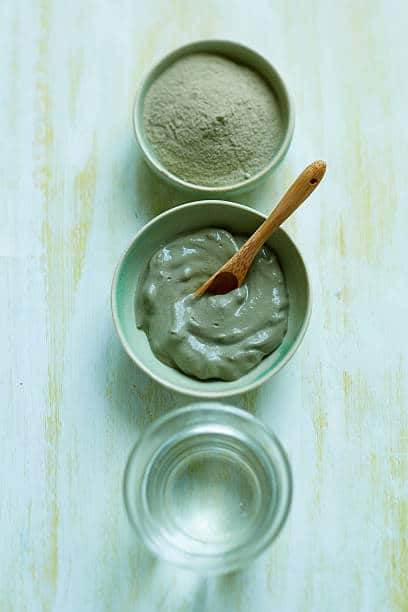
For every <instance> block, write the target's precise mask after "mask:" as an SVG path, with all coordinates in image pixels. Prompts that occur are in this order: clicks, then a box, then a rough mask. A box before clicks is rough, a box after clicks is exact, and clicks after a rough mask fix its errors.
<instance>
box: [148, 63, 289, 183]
mask: <svg viewBox="0 0 408 612" xmlns="http://www.w3.org/2000/svg"><path fill="white" fill-rule="evenodd" d="M143 124H144V130H145V134H146V136H147V138H148V140H149V141H150V144H151V146H152V149H153V151H154V153H155V155H156V157H157V158H158V159H159V160H160V162H161V163H162V164H163V166H164V167H165V168H167V169H168V170H170V171H171V172H172V173H173V174H175V175H176V176H178V177H180V178H182V179H184V180H186V181H188V182H190V183H194V184H196V185H202V186H208V187H211V186H214V187H222V186H226V185H232V184H234V183H237V182H240V181H244V180H245V179H248V178H250V177H251V176H253V175H254V174H257V173H258V172H259V171H260V170H262V169H263V168H264V167H265V165H266V164H268V162H269V161H270V160H271V158H272V157H273V156H274V154H275V153H276V151H277V149H278V148H279V146H280V143H281V140H282V132H283V129H282V117H281V113H280V109H279V104H278V101H277V99H276V97H275V94H274V92H273V90H272V89H271V88H270V87H269V86H268V84H267V83H266V81H265V80H264V79H263V78H262V77H261V76H260V75H259V74H258V73H257V72H255V71H254V70H251V69H250V68H246V67H245V66H242V65H240V64H237V63H236V62H233V61H231V60H229V59H227V58H226V57H223V56H220V55H215V54H208V53H194V54H191V55H187V56H185V57H183V58H181V59H179V60H177V61H176V62H174V64H172V65H171V66H170V67H169V68H167V69H166V70H165V71H164V72H162V73H161V75H160V76H159V77H158V78H157V79H156V80H155V81H154V82H153V84H152V85H151V87H150V88H149V90H148V92H147V94H146V97H145V101H144V109H143Z"/></svg>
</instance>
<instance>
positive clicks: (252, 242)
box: [194, 160, 326, 297]
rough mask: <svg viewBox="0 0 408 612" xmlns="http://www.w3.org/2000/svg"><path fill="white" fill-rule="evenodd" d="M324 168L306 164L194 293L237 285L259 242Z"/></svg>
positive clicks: (319, 163)
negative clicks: (269, 208)
mask: <svg viewBox="0 0 408 612" xmlns="http://www.w3.org/2000/svg"><path fill="white" fill-rule="evenodd" d="M325 172H326V163H325V162H324V161H320V160H319V161H315V162H313V163H312V164H310V165H309V166H307V167H306V168H305V169H304V170H303V172H302V173H301V174H299V176H298V177H297V179H296V180H295V182H294V183H292V185H291V186H290V187H289V189H288V190H287V192H286V193H285V195H284V196H283V198H282V199H281V200H280V202H279V203H278V205H277V206H276V208H275V209H274V210H273V211H272V212H271V214H270V215H269V217H267V218H266V219H265V221H264V222H263V223H262V225H261V226H260V227H258V229H257V230H256V232H254V233H253V234H252V236H251V237H250V238H248V240H247V241H246V242H245V244H243V245H242V247H241V248H240V250H239V251H238V252H237V253H235V255H233V256H232V257H231V259H229V260H228V261H227V263H225V264H224V265H223V266H222V267H221V268H220V269H219V270H218V271H217V272H215V274H213V275H212V276H211V277H210V278H209V279H208V280H206V281H205V283H203V284H202V285H201V287H199V288H198V289H197V290H196V291H195V293H194V295H195V297H200V296H201V295H203V294H204V293H205V292H206V291H209V292H210V293H228V292H229V291H232V290H233V289H236V288H237V287H241V285H242V283H243V282H244V280H245V277H246V275H247V274H248V270H249V268H250V267H251V264H252V262H253V260H254V258H255V255H256V254H257V253H258V251H259V249H260V248H261V247H262V245H263V244H264V243H265V242H266V241H267V240H268V238H270V236H271V235H272V234H273V232H274V231H275V230H276V229H277V228H278V227H279V226H280V225H281V224H282V223H283V222H284V221H286V219H287V218H288V217H290V215H291V214H292V213H294V212H295V210H296V209H297V208H298V207H299V206H300V205H301V204H302V203H303V202H304V201H305V200H306V198H308V197H309V196H310V194H311V193H312V192H313V191H314V190H315V189H316V187H317V186H318V184H319V183H320V181H321V180H322V178H323V176H324V173H325Z"/></svg>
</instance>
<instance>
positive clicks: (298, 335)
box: [111, 200, 311, 399]
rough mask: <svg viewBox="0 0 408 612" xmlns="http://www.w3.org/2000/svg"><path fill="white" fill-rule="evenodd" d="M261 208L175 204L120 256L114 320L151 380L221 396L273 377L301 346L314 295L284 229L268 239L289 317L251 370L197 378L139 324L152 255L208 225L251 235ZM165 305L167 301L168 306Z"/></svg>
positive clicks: (113, 298)
mask: <svg viewBox="0 0 408 612" xmlns="http://www.w3.org/2000/svg"><path fill="white" fill-rule="evenodd" d="M264 219H265V215H263V214H262V213H260V212H258V211H256V210H254V209H252V208H249V207H247V206H243V205H241V204H235V203H233V202H227V201H223V200H203V201H199V202H191V203H188V204H183V205H181V206H177V207H175V208H172V209H170V210H168V211H166V212H164V213H162V214H161V215H159V216H158V217H155V218H154V219H152V220H151V221H150V222H149V223H147V225H145V226H144V227H143V228H142V229H141V230H140V231H139V232H138V233H137V234H136V236H135V237H134V238H133V240H132V241H131V243H130V245H129V247H128V248H127V249H126V251H125V253H124V254H123V255H122V257H121V259H120V261H119V264H118V266H117V268H116V272H115V275H114V279H113V284H112V294H111V304H112V314H113V320H114V324H115V327H116V331H117V333H118V335H119V338H120V341H121V343H122V345H123V347H124V349H125V351H126V353H127V354H128V355H129V357H130V359H131V360H132V361H133V362H134V363H135V364H136V365H137V366H139V368H141V369H142V370H143V371H144V372H145V373H146V374H148V375H149V376H150V377H151V378H152V379H153V380H155V381H156V382H158V383H160V384H162V385H164V386H165V387H167V388H169V389H172V390H173V391H177V392H179V393H183V394H186V395H190V396H194V397H200V398H214V399H220V398H225V397H229V396H233V395H237V394H240V393H244V392H246V391H249V390H251V389H254V388H256V387H258V386H259V385H261V384H262V383H264V382H265V381H267V380H268V379H270V378H271V377H272V376H274V374H276V373H277V372H279V370H281V368H283V366H284V365H285V364H286V363H287V362H288V361H289V360H290V359H291V357H292V356H293V355H294V353H295V352H296V350H297V349H298V347H299V346H300V344H301V342H302V339H303V337H304V334H305V332H306V329H307V326H308V323H309V319H310V314H311V294H310V285H309V279H308V274H307V270H306V266H305V263H304V261H303V259H302V256H301V254H300V253H299V251H298V249H297V247H296V245H295V243H294V242H293V240H292V239H291V238H290V237H289V236H288V234H287V233H286V232H285V231H284V230H283V229H278V230H276V231H275V232H274V234H273V235H272V237H271V238H270V239H269V240H268V242H267V244H268V246H269V247H271V249H272V250H273V251H274V252H275V253H276V255H277V256H278V259H279V262H280V265H281V268H282V271H283V273H284V276H285V281H286V286H287V289H288V295H289V321H288V330H287V332H286V336H285V337H284V339H283V342H282V344H281V345H280V346H279V347H278V348H277V349H276V350H275V351H274V352H273V353H271V354H270V355H268V356H267V357H265V358H264V359H263V360H262V361H261V362H260V363H259V364H258V365H257V366H256V367H255V368H253V369H252V370H250V371H249V372H248V373H247V374H245V375H244V376H242V377H241V378H238V379H237V380H233V381H223V380H198V379H195V378H192V377H190V376H187V375H186V374H183V372H181V371H179V370H176V369H174V368H172V367H170V366H168V365H166V364H165V363H163V362H161V361H160V360H159V359H158V358H157V357H156V356H155V354H154V353H153V351H152V350H151V348H150V344H149V340H148V338H147V336H146V334H145V332H144V331H143V330H141V329H138V327H137V325H136V315H135V297H136V291H137V287H138V284H139V278H140V276H141V274H143V272H144V270H145V269H146V266H147V264H148V262H149V260H150V258H151V256H152V255H153V254H154V253H155V252H156V251H157V250H158V249H159V248H161V247H162V246H163V245H165V244H166V243H168V242H171V241H172V240H174V239H175V238H177V237H179V236H181V235H183V234H188V233H191V232H193V231H195V230H200V229H204V228H208V227H218V228H224V229H226V230H228V231H229V232H231V233H232V234H247V235H249V234H252V232H254V231H255V230H256V229H257V228H258V227H259V226H260V225H261V223H262V222H263V221H264ZM165 307H166V305H163V308H165Z"/></svg>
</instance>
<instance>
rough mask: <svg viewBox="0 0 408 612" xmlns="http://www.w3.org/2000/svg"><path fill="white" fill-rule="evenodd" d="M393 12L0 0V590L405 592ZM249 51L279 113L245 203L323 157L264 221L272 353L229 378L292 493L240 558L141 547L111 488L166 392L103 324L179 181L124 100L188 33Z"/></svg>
mask: <svg viewBox="0 0 408 612" xmlns="http://www.w3.org/2000/svg"><path fill="white" fill-rule="evenodd" d="M407 25H408V11H407V8H406V5H405V4H404V3H402V2H397V1H395V2H392V1H391V2H386V1H385V0H383V1H381V0H372V1H371V2H366V3H363V2H354V3H353V2H351V1H350V2H348V1H345V0H344V1H341V2H336V3H335V2H326V1H325V0H314V1H308V2H306V1H303V0H302V1H295V0H289V1H288V0H280V1H277V0H275V1H270V0H269V1H267V0H252V2H251V3H250V4H248V3H246V2H243V1H238V0H231V1H230V2H222V1H221V0H219V1H216V0H208V1H207V2H205V3H204V2H200V3H198V2H191V1H189V0H177V1H176V0H174V1H172V2H170V1H166V0H163V1H158V0H156V1H152V2H135V0H116V1H115V2H111V1H109V0H89V1H87V2H82V1H81V0H71V1H70V2H63V1H62V0H43V1H41V2H37V1H34V0H32V1H29V0H3V2H2V3H1V5H0V27H1V31H2V36H1V53H0V74H1V87H0V90H1V91H0V94H1V104H0V117H1V119H0V122H1V123H0V133H1V139H2V147H1V151H0V155H1V163H0V168H1V170H0V172H1V189H2V196H1V207H2V221H1V240H0V248H1V258H0V264H1V274H0V282H1V309H2V315H1V317H0V328H1V345H2V365H1V370H0V377H1V378H0V383H1V400H2V401H1V410H0V441H1V470H0V491H1V498H0V542H1V545H0V557H1V560H0V610H1V611H2V612H8V611H13V612H14V611H16V612H17V611H18V612H20V611H23V610H27V611H30V612H32V611H37V610H39V611H43V612H45V611H51V610H52V611H57V612H71V611H72V612H82V611H111V610H114V611H116V610H117V611H120V612H127V611H137V612H139V611H141V612H149V611H155V610H166V611H171V612H172V611H180V612H181V611H201V610H211V611H212V612H218V611H219V612H224V610H231V611H234V612H238V611H242V612H252V611H254V612H255V611H256V612H262V611H265V612H266V611H268V612H270V611H274V612H292V611H293V612H311V611H318V612H326V611H327V612H333V611H337V610H344V611H345V612H354V611H355V612H359V611H366V612H376V611H379V612H384V611H388V610H390V611H393V612H397V611H402V610H404V611H406V610H408V534H407V530H408V519H407V513H408V410H407V408H408V405H407V357H406V355H407V348H406V344H407V326H408V324H407V320H408V302H407V298H408V286H407V280H408V257H407V255H408V251H407V230H408V205H407V199H408V183H407V158H406V151H407V144H408V121H407V108H408V80H407V78H406V71H407V65H408V45H407ZM205 37H225V38H233V39H237V40H240V41H242V42H244V43H246V44H249V45H253V46H254V47H255V48H257V49H258V50H260V51H261V52H263V53H265V54H266V55H267V56H268V57H269V58H270V59H271V60H272V62H273V63H274V64H275V65H276V66H277V67H278V69H279V70H280V71H281V72H282V74H283V75H284V77H285V79H286V80H287V83H288V85H289V87H290V89H291V92H292V94H293V98H294V102H295V106H296V111H297V125H296V129H295V137H294V141H293V144H292V146H291V149H290V151H289V154H288V156H287V158H286V159H285V161H284V163H283V164H282V165H281V167H280V168H279V170H278V171H276V173H275V174H274V175H273V177H272V178H271V179H270V180H269V181H268V182H267V183H266V184H265V185H264V187H262V188H260V189H259V190H258V191H256V192H253V193H250V194H248V195H246V196H244V197H241V198H239V201H241V202H245V203H249V204H251V205H254V206H256V207H257V208H259V209H261V210H263V211H268V210H270V208H271V206H272V205H273V203H274V202H275V201H276V198H277V196H278V195H280V194H281V192H282V191H283V190H284V189H285V188H286V186H287V185H288V183H289V182H290V181H291V180H292V178H293V177H294V176H295V174H296V173H297V172H298V171H299V170H301V169H302V167H303V166H304V165H305V163H307V162H309V161H311V160H313V159H315V158H319V157H322V158H324V159H327V161H328V167H329V170H328V173H327V177H326V179H325V181H324V183H323V185H322V187H321V188H320V189H319V192H317V193H316V194H315V196H314V198H313V201H311V202H310V205H308V206H306V207H304V208H303V209H302V211H301V212H300V213H299V214H298V215H297V216H296V218H295V219H294V220H293V221H290V222H289V223H287V229H288V231H289V232H290V234H291V235H292V236H293V237H294V239H295V240H296V242H297V244H298V245H299V247H300V249H301V251H302V253H303V254H304V256H305V259H306V261H307V263H308V265H309V268H310V272H311V277H312V282H313V287H314V313H313V316H312V322H311V327H310V329H309V332H308V334H307V337H306V339H305V341H304V343H303V345H302V347H301V349H300V350H299V352H298V353H297V355H296V356H295V358H294V359H293V360H292V361H291V363H290V364H289V365H288V366H287V367H286V368H284V370H283V371H282V372H281V373H280V374H279V375H277V376H276V377H275V378H274V379H273V380H272V381H270V382H269V383H267V384H265V385H264V386H263V387H262V388H261V389H259V391H256V392H252V393H250V394H249V395H246V396H243V397H239V398H236V400H234V401H235V403H236V404H237V405H240V406H243V407H244V408H246V409H247V410H250V411H251V412H256V414H257V415H258V416H259V417H260V418H261V419H262V420H263V421H265V422H266V423H268V424H269V425H270V426H271V427H272V428H273V429H274V430H275V431H276V433H277V434H278V436H279V437H280V438H281V439H282V441H283V443H284V445H285V446H286V448H287V450H288V453H289V456H290V459H291V462H292V466H293V471H294V479H295V494H294V502H293V507H292V512H291V515H290V518H289V521H288V523H287V525H286V528H285V529H284V531H283V532H282V534H281V536H280V538H279V540H278V541H277V543H276V544H275V545H274V546H273V547H272V548H271V549H270V550H269V551H268V552H267V553H266V554H265V555H264V556H263V557H262V558H261V559H259V560H258V561H257V562H256V563H254V564H253V565H252V566H251V567H250V568H249V569H248V570H247V571H245V572H242V573H237V574H233V575H231V576H226V577H220V578H213V579H207V580H205V579H200V578H197V577H194V576H190V575H188V574H184V573H181V572H179V571H177V570H175V569H172V568H170V567H167V566H165V565H163V564H162V563H159V562H157V561H155V560H154V559H152V558H151V557H150V555H149V554H148V553H147V552H146V551H145V549H144V548H143V547H141V546H140V545H139V544H138V543H137V542H136V541H135V538H134V536H133V534H132V532H131V530H130V527H129V525H128V522H127V519H126V516H125V513H124V510H123V504H122V496H121V478H122V472H123V467H124V463H125V459H126V457H127V454H128V452H129V450H130V448H131V446H132V445H133V443H134V441H135V438H136V436H137V433H138V432H140V431H142V430H143V429H144V427H145V426H146V425H147V424H148V423H149V422H150V421H152V419H154V418H156V417H157V416H158V415H159V414H162V413H163V412H165V411H167V410H171V409H172V408H173V407H174V406H176V405H181V404H183V403H186V402H188V398H183V397H179V396H176V395H174V394H173V393H170V392H168V391H166V390H164V389H162V388H161V387H159V386H158V385H156V384H155V383H153V382H152V381H151V380H149V379H148V378H146V377H145V376H144V375H143V374H142V373H141V372H139V371H138V370H137V369H136V368H135V367H134V366H133V365H132V364H131V363H130V362H129V360H128V359H127V357H126V356H125V354H124V352H123V350H122V348H121V346H120V345H119V341H118V339H117V337H116V334H115V332H114V329H113V325H112V321H111V315H110V307H109V291H110V284H111V279H112V275H113V270H114V267H115V264H116V262H117V260H118V257H119V255H120V254H121V252H122V251H123V250H124V248H125V247H126V245H127V244H128V242H129V241H130V239H131V238H132V236H133V235H134V233H135V232H136V230H137V229H138V228H140V227H141V226H142V224H143V223H145V222H146V221H147V220H148V219H150V218H151V217H152V216H153V215H156V214H157V213H159V212H160V211H162V210H164V209H166V208H168V207H169V206H172V205H175V204H177V203H180V202H183V201H186V200H187V199H188V196H186V195H185V194H183V193H178V192H176V191H174V190H173V189H171V188H169V187H166V186H165V185H163V184H162V183H160V182H159V181H158V180H157V179H156V178H155V177H154V176H153V175H152V174H151V173H150V171H149V170H148V169H147V168H146V167H145V165H144V163H143V162H142V161H141V159H140V157H139V156H138V153H137V150H136V146H135V143H134V139H133V135H132V129H131V107H132V101H133V98H134V94H135V91H136V88H137V85H138V82H139V80H140V78H141V76H142V74H143V72H144V71H145V70H146V69H147V68H148V67H149V66H150V65H151V63H152V61H153V60H154V59H156V58H158V57H160V56H161V55H162V54H163V53H165V52H167V51H168V50H170V49H171V48H173V47H175V46H178V45H180V44H182V43H185V42H188V41H190V40H193V39H197V38H205Z"/></svg>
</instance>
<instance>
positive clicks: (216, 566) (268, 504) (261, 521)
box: [124, 403, 292, 574]
mask: <svg viewBox="0 0 408 612" xmlns="http://www.w3.org/2000/svg"><path fill="white" fill-rule="evenodd" d="M124 496H125V504H126V509H127V512H128V516H129V519H130V522H131V524H132V525H133V526H134V528H135V529H136V531H137V532H138V534H139V536H140V538H141V540H142V541H143V542H144V543H145V544H146V545H147V546H148V548H150V550H151V551H152V552H153V553H155V554H156V555H158V556H159V557H161V558H163V559H165V560H167V561H169V562H172V563H175V564H177V565H178V566H180V567H184V568H187V569H190V570H193V571H196V572H199V573H203V574H219V573H225V572H230V571H233V570H236V569H239V568H241V567H243V566H244V565H246V564H247V563H248V562H249V561H250V560H251V559H253V558H255V557H256V556H257V555H259V554H260V553H261V552H262V551H263V550H264V549H265V548H266V547H267V546H268V545H269V544H271V542H272V541H273V540H274V539H275V538H276V536H277V535H278V533H279V532H280V530H281V528H282V526H283V524H284V522H285V520H286V518H287V515H288V512H289V508H290V503H291V496H292V477H291V470H290V466H289V463H288V459H287V456H286V453H285V451H284V450H283V448H282V446H281V444H280V442H279V441H278V440H277V438H276V437H275V436H274V434H273V433H272V432H271V431H269V430H268V429H267V428H266V427H265V426H264V425H263V424H262V423H261V422H260V421H259V420H258V419H256V418H255V417H253V416H252V415H250V414H248V413H247V412H245V411H243V410H240V409H239V408H235V407H231V406H224V405H220V404H214V403H198V404H193V405H192V406H187V407H185V408H181V409H179V410H175V411H172V412H170V413H169V414H167V415H165V416H163V417H161V418H159V419H158V420H156V421H155V422H154V423H153V424H152V425H150V426H149V427H148V428H147V430H146V431H145V433H144V434H143V435H142V436H141V438H140V439H139V441H138V442H137V444H136V446H135V447H134V449H133V450H132V452H131V454H130V457H129V460H128V463H127V466H126V470H125V478H124Z"/></svg>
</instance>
